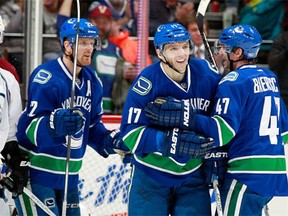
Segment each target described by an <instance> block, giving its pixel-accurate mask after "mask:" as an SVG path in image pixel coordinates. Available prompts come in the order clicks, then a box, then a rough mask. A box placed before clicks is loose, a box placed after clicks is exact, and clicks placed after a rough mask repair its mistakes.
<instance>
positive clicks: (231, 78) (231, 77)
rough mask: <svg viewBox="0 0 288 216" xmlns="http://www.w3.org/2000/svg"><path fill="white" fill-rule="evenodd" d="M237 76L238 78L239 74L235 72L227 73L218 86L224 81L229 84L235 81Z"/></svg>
mask: <svg viewBox="0 0 288 216" xmlns="http://www.w3.org/2000/svg"><path fill="white" fill-rule="evenodd" d="M238 76H239V74H238V73H237V72H235V71H232V72H230V73H228V74H227V75H226V76H225V77H223V78H222V79H221V81H220V82H219V85H220V84H221V83H223V82H225V81H231V82H233V81H235V80H237V78H238Z"/></svg>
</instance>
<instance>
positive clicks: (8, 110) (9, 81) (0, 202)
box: [0, 16, 28, 215]
mask: <svg viewBox="0 0 288 216" xmlns="http://www.w3.org/2000/svg"><path fill="white" fill-rule="evenodd" d="M3 36H4V25H3V21H2V17H1V16H0V43H2V42H3ZM21 112H22V102H21V94H20V87H19V84H18V82H17V80H16V79H15V77H14V76H13V75H12V74H11V73H10V72H9V71H6V70H4V69H2V68H0V152H1V159H2V160H4V158H5V156H6V154H5V151H6V149H8V148H11V146H15V145H16V146H17V139H16V124H17V122H18V119H19V116H20V115H21ZM15 154H16V152H15ZM3 157H4V158H3ZM2 160H0V171H1V172H0V209H1V214H4V215H8V214H10V213H9V211H10V209H9V205H11V206H14V202H13V200H12V199H11V193H8V191H4V186H5V183H4V182H3V181H4V179H5V177H6V176H5V172H6V166H5V165H4V164H2ZM6 162H7V163H8V161H7V160H6ZM18 162H19V161H18ZM12 163H13V164H11V161H9V164H10V165H12V166H15V167H17V168H16V169H18V168H19V165H20V164H19V163H18V164H17V162H16V161H14V162H12ZM18 174H19V175H21V176H24V175H26V174H28V173H27V170H26V171H25V169H23V173H21V172H19V173H17V174H16V173H15V172H13V173H12V176H13V177H16V176H19V175H18ZM18 180H20V179H19V178H17V177H16V178H15V183H16V184H17V185H19V187H21V186H20V185H21V184H22V183H23V184H24V183H25V179H23V181H22V182H21V181H18ZM13 190H18V189H17V188H16V187H15V188H14V189H13ZM6 192H7V193H6ZM1 198H3V199H1ZM4 200H5V201H6V203H4Z"/></svg>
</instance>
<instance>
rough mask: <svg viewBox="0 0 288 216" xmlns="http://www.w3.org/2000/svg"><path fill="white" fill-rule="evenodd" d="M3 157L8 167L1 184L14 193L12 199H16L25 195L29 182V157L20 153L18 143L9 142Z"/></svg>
mask: <svg viewBox="0 0 288 216" xmlns="http://www.w3.org/2000/svg"><path fill="white" fill-rule="evenodd" d="M1 155H2V156H3V157H4V159H2V161H3V163H4V164H5V165H6V166H7V172H6V177H4V178H2V179H1V180H0V184H1V185H2V186H4V187H6V188H7V189H8V190H9V191H10V192H11V193H12V198H15V197H17V196H18V195H19V194H22V193H23V189H24V187H25V186H26V185H27V182H28V170H29V161H28V157H27V156H25V155H22V154H21V153H20V149H19V147H18V143H17V141H10V142H7V143H6V144H5V146H4V148H3V150H2V151H1Z"/></svg>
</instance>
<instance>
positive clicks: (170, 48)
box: [164, 41, 190, 73]
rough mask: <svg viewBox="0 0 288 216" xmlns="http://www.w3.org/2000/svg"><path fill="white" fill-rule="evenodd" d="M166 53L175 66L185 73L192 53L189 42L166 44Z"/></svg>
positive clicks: (168, 59)
mask: <svg viewBox="0 0 288 216" xmlns="http://www.w3.org/2000/svg"><path fill="white" fill-rule="evenodd" d="M164 55H165V57H166V58H167V59H166V60H167V61H169V62H170V64H171V65H173V67H175V68H176V69H177V70H178V71H180V72H182V73H184V72H185V71H186V66H187V63H188V60H189V55H190V46H189V42H188V41H186V42H181V43H173V44H166V45H165V46H164Z"/></svg>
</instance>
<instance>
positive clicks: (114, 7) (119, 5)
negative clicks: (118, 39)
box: [89, 0, 138, 35]
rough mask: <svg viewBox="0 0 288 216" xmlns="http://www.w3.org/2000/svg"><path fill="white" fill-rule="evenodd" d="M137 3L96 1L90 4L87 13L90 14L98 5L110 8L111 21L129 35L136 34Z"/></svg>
mask: <svg viewBox="0 0 288 216" xmlns="http://www.w3.org/2000/svg"><path fill="white" fill-rule="evenodd" d="M137 1H138V0H96V1H94V2H92V3H91V5H90V7H89V11H90V12H91V11H92V10H93V9H94V8H95V7H96V6H98V5H105V6H107V7H108V8H110V10H111V13H112V16H113V20H115V22H116V23H117V25H120V26H121V27H123V28H125V29H128V30H129V31H130V33H131V34H133V35H135V34H136V19H137V14H135V12H136V13H137V11H136V10H137V8H136V7H137Z"/></svg>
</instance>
